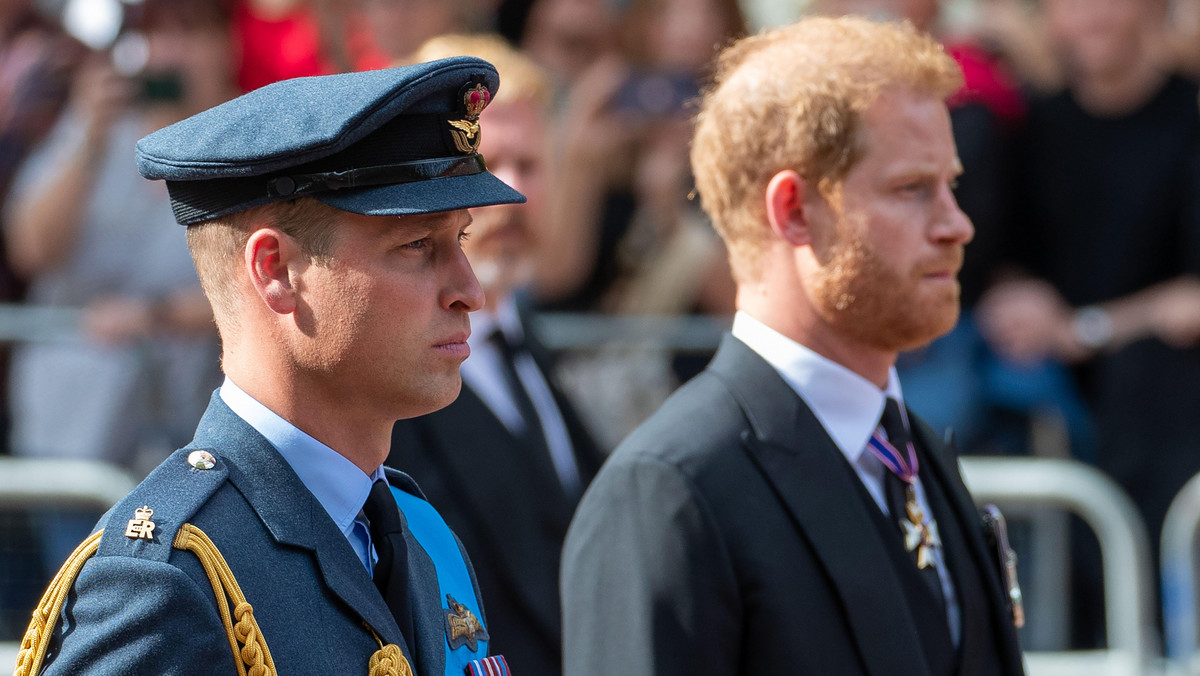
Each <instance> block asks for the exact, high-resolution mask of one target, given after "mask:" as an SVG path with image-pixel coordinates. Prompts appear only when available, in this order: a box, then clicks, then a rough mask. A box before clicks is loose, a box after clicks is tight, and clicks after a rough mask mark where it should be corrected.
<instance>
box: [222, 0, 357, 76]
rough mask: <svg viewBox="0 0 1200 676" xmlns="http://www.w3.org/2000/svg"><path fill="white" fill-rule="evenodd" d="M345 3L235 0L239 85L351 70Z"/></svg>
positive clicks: (323, 0) (333, 1)
mask: <svg viewBox="0 0 1200 676" xmlns="http://www.w3.org/2000/svg"><path fill="white" fill-rule="evenodd" d="M345 4H346V3H344V2H338V0H238V1H237V2H236V4H235V5H234V9H233V15H232V23H233V33H234V41H235V44H236V46H237V51H238V54H239V55H240V57H241V58H240V59H239V63H238V66H237V84H238V89H239V90H241V91H243V92H248V91H251V90H253V89H258V88H259V87H262V86H263V85H268V84H271V83H272V82H278V81H279V80H286V79H288V78H293V77H303V76H307V75H323V74H326V73H333V72H339V71H346V70H349V69H350V63H349V62H348V60H347V58H348V57H347V56H346V54H345V50H344V45H345V40H344V37H345V36H344V31H345V25H344V17H343V14H344V12H343V11H341V10H342V9H343V7H344V5H345Z"/></svg>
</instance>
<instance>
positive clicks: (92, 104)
mask: <svg viewBox="0 0 1200 676" xmlns="http://www.w3.org/2000/svg"><path fill="white" fill-rule="evenodd" d="M133 96H134V92H133V85H132V83H130V81H129V80H128V78H124V77H122V76H121V75H119V74H118V73H117V71H115V70H113V67H112V65H111V64H110V63H109V61H108V58H107V57H105V56H101V55H99V54H97V55H93V56H92V57H91V58H89V59H88V60H87V61H86V62H85V63H84V64H83V67H81V68H80V70H79V74H78V75H77V76H76V79H75V84H74V88H73V89H72V91H71V99H72V101H73V103H74V104H75V106H76V107H77V108H78V110H79V111H80V112H81V113H82V115H83V117H84V125H85V128H86V133H87V142H88V144H89V147H90V148H92V149H95V148H99V147H101V146H103V144H104V142H105V140H106V139H107V138H108V130H109V128H110V127H112V124H113V122H115V121H116V120H117V118H118V117H119V116H120V114H121V112H122V111H123V110H125V109H126V108H128V107H129V105H130V103H131V102H132V101H133Z"/></svg>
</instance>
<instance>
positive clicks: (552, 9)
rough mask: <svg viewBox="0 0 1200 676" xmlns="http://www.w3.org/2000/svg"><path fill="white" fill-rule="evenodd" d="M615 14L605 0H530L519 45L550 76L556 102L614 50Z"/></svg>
mask: <svg viewBox="0 0 1200 676" xmlns="http://www.w3.org/2000/svg"><path fill="white" fill-rule="evenodd" d="M619 16H620V13H619V10H618V8H617V7H615V6H614V4H613V3H611V2H609V0H533V2H532V4H531V6H530V8H529V10H528V15H527V16H526V19H525V26H524V30H523V31H522V42H521V45H520V46H521V48H522V49H523V50H525V51H526V52H527V53H528V54H529V55H530V56H531V57H532V58H533V60H534V61H536V62H537V63H538V64H540V65H541V66H542V67H543V68H545V69H546V70H548V71H549V72H550V75H551V77H552V78H554V80H553V81H554V85H555V88H556V90H557V91H556V96H555V101H556V103H557V102H558V101H560V100H561V98H562V94H563V93H564V92H566V91H568V90H569V89H570V88H571V87H572V86H573V85H574V84H575V83H576V82H578V81H579V80H580V79H581V78H582V77H583V75H584V73H586V72H587V71H588V70H589V69H591V68H593V67H594V66H595V65H596V64H597V62H600V61H603V60H604V59H605V58H606V57H611V56H612V55H613V54H614V53H615V49H616V41H617V35H616V29H617V20H618V17H619Z"/></svg>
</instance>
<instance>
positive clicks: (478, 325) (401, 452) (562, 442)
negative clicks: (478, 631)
mask: <svg viewBox="0 0 1200 676" xmlns="http://www.w3.org/2000/svg"><path fill="white" fill-rule="evenodd" d="M443 54H471V55H482V54H487V55H488V56H489V57H491V58H493V59H495V60H496V61H497V62H498V65H497V68H498V70H502V71H504V96H503V98H499V99H498V100H497V101H495V102H494V103H493V104H492V105H490V106H489V107H488V108H487V109H486V110H485V111H484V112H483V113H482V116H483V117H482V122H483V124H484V126H485V128H486V129H487V135H486V136H485V137H484V138H483V140H482V141H481V147H482V148H484V152H487V153H488V155H487V158H488V168H489V170H490V171H491V172H492V173H494V174H496V175H497V176H501V177H502V178H503V179H504V180H506V181H509V182H511V183H510V184H511V185H514V186H517V187H518V189H519V190H521V191H522V192H523V193H524V194H525V195H526V196H527V197H528V202H527V203H526V204H524V205H522V207H521V208H520V209H478V210H473V211H472V212H471V215H472V216H473V219H474V220H473V223H472V225H471V232H470V236H469V238H468V239H467V240H466V241H464V243H463V250H464V251H465V252H466V254H467V258H468V260H470V261H471V264H472V266H473V268H474V269H475V271H476V275H477V276H478V278H479V281H480V284H481V285H482V286H483V289H484V294H485V296H486V298H487V301H486V307H485V309H484V310H482V311H479V312H476V313H473V314H472V316H471V329H472V330H471V337H470V339H469V340H468V342H469V344H470V347H471V357H470V358H469V359H468V360H467V361H466V362H464V366H463V369H462V372H463V388H462V392H461V394H460V395H459V397H458V399H457V400H456V401H455V402H454V403H453V404H451V405H450V406H448V407H447V408H446V409H445V410H443V411H438V412H437V413H436V414H435V415H429V416H425V417H422V418H416V419H409V420H402V421H400V422H399V423H397V425H396V427H395V429H394V432H393V436H392V453H391V456H390V457H389V460H388V464H390V465H392V466H394V467H403V468H404V470H405V471H406V472H408V473H409V474H411V475H412V476H413V477H414V478H416V479H417V481H419V482H420V484H421V487H422V489H423V490H424V491H425V494H426V495H427V497H428V498H429V501H430V502H431V503H432V504H433V505H435V506H436V507H437V508H438V511H439V512H440V513H441V514H442V516H443V517H444V518H445V520H446V522H447V523H448V524H450V526H451V528H453V529H454V531H455V533H457V534H458V536H459V538H460V539H461V540H462V541H463V544H464V546H465V548H466V550H467V551H468V552H470V553H471V557H472V560H473V561H474V563H475V570H476V574H477V575H478V576H479V588H480V592H481V594H482V595H483V598H484V603H485V608H486V610H487V617H488V621H489V623H488V631H489V633H490V635H491V645H492V646H493V647H494V648H493V649H494V650H496V651H502V652H503V653H504V655H505V658H506V659H507V660H508V662H509V663H510V664H511V665H512V668H513V669H514V670H515V672H516V673H518V674H521V675H522V676H541V675H552V674H559V673H561V669H562V667H561V665H562V657H561V651H560V644H561V636H562V635H561V630H560V621H559V597H558V569H559V556H560V553H561V550H562V542H563V538H564V537H565V536H566V532H567V525H568V524H569V523H570V520H571V514H572V513H573V512H574V510H575V505H576V504H577V503H578V501H579V497H580V495H582V494H583V489H584V488H585V487H586V486H587V484H588V482H589V481H590V480H591V478H592V477H593V476H595V474H596V471H597V470H598V469H599V467H600V463H601V460H602V456H601V454H600V451H599V450H598V449H597V447H596V445H595V443H594V442H593V441H592V440H591V438H590V437H589V435H588V434H587V432H586V431H585V429H584V427H583V424H582V423H581V422H580V420H579V418H578V416H577V415H576V414H575V412H574V410H573V409H572V408H571V406H570V405H569V404H568V402H567V400H566V399H565V398H564V397H563V395H562V393H561V392H559V390H558V388H557V387H556V386H555V385H554V379H553V366H552V362H551V359H550V353H549V352H548V351H547V350H546V349H545V348H544V347H543V346H541V345H540V344H539V343H538V342H537V340H536V339H535V336H534V335H533V332H532V331H531V330H530V327H529V326H528V324H527V323H526V321H525V319H524V317H523V316H522V314H521V313H520V312H519V311H518V309H517V304H516V302H515V299H514V297H513V291H514V290H515V289H517V288H518V287H519V286H521V285H523V284H526V283H528V282H529V279H530V277H531V274H532V273H533V265H532V263H533V261H534V251H535V247H536V246H537V244H538V242H537V238H538V235H539V232H540V228H542V227H543V223H542V221H541V220H539V219H541V218H542V213H543V207H544V204H545V197H546V192H547V188H548V183H549V172H550V163H549V156H548V155H549V153H548V148H546V145H545V143H544V141H543V142H539V140H538V139H544V138H545V137H544V133H545V132H544V130H545V129H546V128H547V126H548V124H547V119H546V117H547V115H546V111H547V106H548V104H549V97H550V86H549V83H548V81H547V80H546V78H545V75H544V74H543V73H542V72H541V71H540V69H539V68H538V67H537V66H535V65H534V64H533V63H532V62H530V61H529V60H528V59H526V58H525V57H524V56H522V55H520V54H519V53H517V52H515V51H514V50H512V49H511V48H509V47H507V46H505V45H504V44H503V43H502V42H500V40H499V38H495V39H493V38H490V37H484V36H472V37H464V36H454V37H443V38H435V39H434V40H433V41H431V42H430V43H428V44H426V45H425V46H424V47H423V48H422V49H421V50H420V51H419V52H418V57H419V58H420V60H422V61H424V60H432V59H436V58H440V56H441V55H443Z"/></svg>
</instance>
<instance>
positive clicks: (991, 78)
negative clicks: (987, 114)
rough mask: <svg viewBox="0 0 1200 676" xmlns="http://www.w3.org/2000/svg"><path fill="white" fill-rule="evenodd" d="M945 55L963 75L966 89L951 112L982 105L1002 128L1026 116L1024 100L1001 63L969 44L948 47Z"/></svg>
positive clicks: (955, 98)
mask: <svg viewBox="0 0 1200 676" xmlns="http://www.w3.org/2000/svg"><path fill="white" fill-rule="evenodd" d="M946 52H947V53H948V54H949V55H950V56H951V57H952V58H953V59H954V60H955V61H957V62H958V65H959V67H960V68H962V71H963V87H962V89H960V90H958V92H956V93H955V94H954V96H951V97H950V99H949V101H947V103H948V104H949V105H950V107H951V108H954V107H957V106H963V105H966V104H968V103H981V104H983V105H984V106H987V108H988V109H990V110H991V111H992V113H994V114H995V115H996V118H997V119H998V120H999V121H1000V122H1001V123H1003V124H1012V123H1014V122H1018V121H1020V120H1021V118H1023V117H1024V116H1025V98H1024V96H1022V94H1021V90H1020V88H1019V87H1018V86H1017V83H1016V80H1014V79H1013V78H1012V77H1011V76H1009V74H1008V73H1007V72H1005V70H1004V68H1003V67H1002V66H1001V65H1000V63H999V62H998V61H997V60H996V58H995V57H993V56H992V55H991V54H989V53H988V52H987V51H985V50H984V49H982V48H981V47H979V46H978V45H974V44H971V43H967V42H960V43H955V44H947V45H946Z"/></svg>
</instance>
